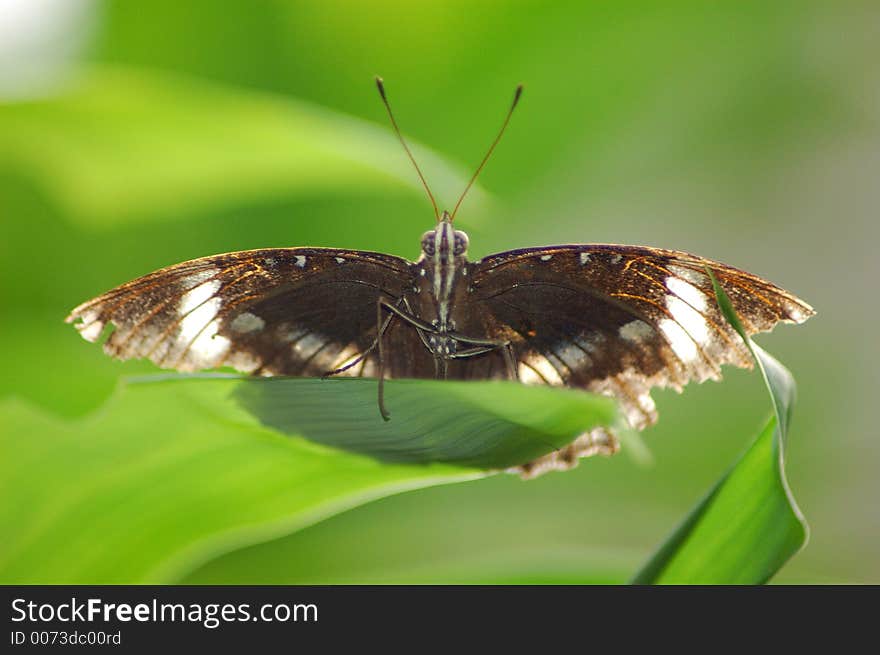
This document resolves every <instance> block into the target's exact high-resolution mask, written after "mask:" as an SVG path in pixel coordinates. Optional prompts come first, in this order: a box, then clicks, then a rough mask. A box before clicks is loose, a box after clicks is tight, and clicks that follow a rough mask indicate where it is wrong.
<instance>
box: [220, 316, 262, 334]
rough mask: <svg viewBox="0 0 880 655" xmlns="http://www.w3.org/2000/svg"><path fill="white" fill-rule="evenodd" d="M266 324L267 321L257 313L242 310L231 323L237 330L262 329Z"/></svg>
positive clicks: (250, 330) (243, 331)
mask: <svg viewBox="0 0 880 655" xmlns="http://www.w3.org/2000/svg"><path fill="white" fill-rule="evenodd" d="M265 325H266V321H264V320H263V319H262V318H260V317H259V316H257V315H256V314H251V313H250V312H242V313H241V314H239V315H238V316H236V317H235V319H234V320H233V321H232V323H231V324H230V325H229V327H231V328H232V329H233V330H235V331H236V332H242V333H246V332H254V331H256V330H262V329H263V327H264V326H265Z"/></svg>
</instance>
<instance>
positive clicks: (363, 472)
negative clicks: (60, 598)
mask: <svg viewBox="0 0 880 655" xmlns="http://www.w3.org/2000/svg"><path fill="white" fill-rule="evenodd" d="M386 391H387V403H388V407H389V408H390V410H391V411H392V413H393V418H392V420H391V421H389V422H388V423H385V422H383V421H382V419H381V418H380V417H379V414H378V410H377V408H376V404H375V400H376V399H375V393H376V383H375V381H374V380H325V381H322V380H313V379H299V380H285V379H279V380H241V379H238V378H232V379H230V378H228V377H214V378H207V379H206V378H205V377H204V376H202V377H200V378H198V379H192V378H180V377H176V378H174V379H171V380H169V379H167V378H166V379H164V380H154V381H152V382H148V383H140V384H131V383H129V384H124V385H122V386H121V387H120V389H118V391H117V393H116V395H115V396H114V397H113V398H112V399H111V401H110V402H109V403H108V404H107V405H106V406H105V407H104V408H103V409H102V410H101V411H100V412H98V413H97V414H96V415H94V416H91V417H89V418H87V419H85V420H82V421H78V422H62V421H58V420H56V419H54V418H50V417H47V416H46V415H44V414H42V413H40V412H37V411H35V410H33V409H32V408H31V407H29V406H27V405H25V404H24V403H22V402H20V401H16V400H10V401H6V402H4V403H3V404H2V405H0V409H2V413H0V416H2V425H0V494H2V495H3V497H6V498H13V497H14V498H16V502H15V503H5V504H3V505H2V506H0V532H2V534H3V535H4V538H3V540H2V541H0V581H2V582H3V583H6V584H9V583H28V584H33V583H91V584H100V583H167V582H173V581H175V580H178V579H179V578H180V577H181V576H182V575H184V574H185V573H186V572H187V571H189V570H191V569H192V568H193V567H195V566H197V565H198V564H201V563H202V562H205V561H207V560H209V559H211V558H213V557H216V556H218V555H220V554H222V553H224V552H227V551H230V550H233V549H235V548H239V547H242V546H244V545H249V544H253V543H256V542H259V541H264V540H267V539H270V538H273V537H277V536H280V535H284V534H288V533H291V532H293V531H296V530H298V529H300V528H303V527H305V526H307V525H310V524H312V523H315V522H316V521H319V520H321V519H323V518H326V517H328V516H330V515H333V514H335V513H338V512H340V511H343V510H345V509H348V508H350V507H354V506H356V505H358V504H361V503H365V502H367V501H369V500H372V499H375V498H379V497H382V496H387V495H390V494H394V493H398V492H400V491H403V490H407V489H414V488H419V487H426V486H430V485H436V484H443V483H449V482H454V481H459V480H468V479H474V478H479V477H482V476H485V475H487V474H488V473H489V471H488V470H487V469H497V468H503V467H505V466H508V465H509V464H511V463H515V462H516V461H517V460H518V458H520V457H522V458H528V457H532V456H537V455H539V454H543V453H546V452H549V451H550V450H552V449H554V448H555V447H557V446H559V445H562V444H564V443H567V442H569V441H571V440H572V439H573V438H574V437H575V436H577V434H579V433H580V432H583V431H585V430H588V429H590V428H592V427H595V426H596V425H609V424H611V423H613V421H614V420H615V411H614V409H613V405H612V403H611V402H610V401H609V400H608V399H605V398H597V397H594V396H590V395H588V394H583V393H578V392H572V391H567V390H553V389H542V388H529V387H526V386H523V385H520V384H516V383H508V382H495V383H492V382H473V383H467V382H456V383H454V382H444V383H439V382H434V381H421V380H419V381H416V380H407V381H403V380H401V381H390V382H389V383H388V385H387V389H386ZM275 400H282V401H283V400H286V401H288V402H290V403H292V404H293V405H294V406H296V407H297V410H296V412H283V411H282V412H275V411H268V410H267V403H269V404H271V403H272V402H275ZM247 406H251V407H253V408H254V410H255V412H256V415H254V414H251V413H250V412H249V411H248V410H247V409H246V407H247ZM282 419H283V421H282ZM261 420H262V421H266V422H269V421H282V422H283V426H284V429H285V431H287V432H290V433H291V434H289V435H285V434H281V433H279V432H277V431H275V430H273V429H270V428H268V427H266V426H265V425H264V424H262V423H261ZM299 429H301V430H302V432H304V433H308V434H309V436H310V437H311V440H307V439H305V438H303V437H300V436H293V433H294V432H295V431H297V430H299ZM355 430H356V431H357V434H359V435H361V436H359V437H358V436H355V434H354V431H355ZM334 439H335V440H336V443H337V445H339V446H343V445H344V446H345V447H346V448H348V449H349V451H350V452H346V451H343V450H340V449H339V448H334V447H328V446H327V445H324V444H326V443H328V442H332V441H334ZM373 439H376V440H378V441H380V442H381V444H382V446H381V447H380V448H379V449H376V448H375V447H374V445H373V444H370V443H366V442H368V441H371V440H373ZM316 442H324V444H322V443H316ZM351 451H361V452H371V451H375V452H373V454H375V455H383V454H385V455H387V454H388V453H389V452H390V453H391V457H392V458H394V459H410V460H419V461H423V462H425V461H428V460H433V459H442V460H445V461H447V462H456V463H455V464H451V463H446V464H443V463H408V464H392V463H388V462H383V461H381V460H380V459H377V457H372V456H368V455H364V454H359V453H357V452H351ZM386 459H387V458H386ZM519 461H521V460H519ZM465 464H468V465H465ZM476 464H479V465H480V466H479V467H477V466H476Z"/></svg>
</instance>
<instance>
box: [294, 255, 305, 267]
mask: <svg viewBox="0 0 880 655" xmlns="http://www.w3.org/2000/svg"><path fill="white" fill-rule="evenodd" d="M294 260H295V261H294V264H296V265H297V266H299V267H300V268H305V267H306V257H305V255H297V256H296V257H294Z"/></svg>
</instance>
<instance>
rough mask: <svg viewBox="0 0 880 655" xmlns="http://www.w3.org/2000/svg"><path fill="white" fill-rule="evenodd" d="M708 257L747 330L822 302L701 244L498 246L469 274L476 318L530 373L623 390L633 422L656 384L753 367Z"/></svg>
mask: <svg viewBox="0 0 880 655" xmlns="http://www.w3.org/2000/svg"><path fill="white" fill-rule="evenodd" d="M707 266H708V267H709V268H710V269H711V270H712V272H713V274H714V275H715V276H716V278H717V279H718V281H719V283H720V284H721V286H722V288H723V289H724V290H725V292H726V293H727V294H728V296H730V298H731V301H732V302H733V306H734V308H735V309H736V311H737V313H738V314H739V316H740V318H741V319H742V322H743V325H744V326H745V328H746V330H747V331H748V332H749V333H750V334H753V333H755V332H762V331H766V330H769V329H771V328H772V327H773V326H774V325H776V323H778V322H780V321H784V322H793V323H800V322H802V321H804V320H806V319H807V318H808V317H810V316H811V315H812V314H813V313H814V312H813V310H812V308H811V307H810V306H809V305H807V304H806V303H804V302H803V301H801V300H799V299H798V298H796V297H795V296H793V295H791V294H790V293H788V292H786V291H784V290H783V289H780V288H779V287H777V286H775V285H773V284H771V283H770V282H767V281H766V280H763V279H761V278H759V277H756V276H754V275H751V274H749V273H746V272H744V271H740V270H738V269H735V268H732V267H729V266H726V265H724V264H720V263H718V262H714V261H710V260H707V259H704V258H702V257H698V256H696V255H690V254H687V253H683V252H676V251H670V250H660V249H655V248H644V247H636V246H617V245H565V246H553V247H546V248H529V249H523V250H515V251H510V252H505V253H499V254H497V255H491V256H489V257H486V258H484V259H482V260H480V261H478V262H475V263H474V264H472V265H471V271H470V272H469V274H468V278H469V279H470V288H469V293H468V299H469V309H468V312H467V313H468V315H470V316H471V317H480V318H479V320H480V321H481V322H482V325H476V324H474V322H473V321H475V320H476V319H475V318H472V319H471V323H470V325H468V330H469V331H470V332H481V333H484V334H491V335H493V336H494V337H496V338H504V339H509V340H510V341H511V343H512V345H513V349H514V353H515V357H516V360H517V369H518V373H519V377H520V379H522V380H523V381H526V382H537V383H546V384H559V385H567V386H573V387H580V388H584V389H588V390H590V391H594V392H597V393H604V394H607V395H611V396H613V397H615V398H617V399H618V401H619V402H620V403H621V405H622V407H623V409H624V411H625V412H626V414H627V417H628V419H629V422H630V423H631V424H632V425H633V426H634V427H644V426H646V425H648V424H650V423H653V422H654V421H655V420H656V410H655V407H654V402H653V401H652V399H651V397H650V395H649V391H650V389H651V388H652V387H654V386H660V387H665V386H671V387H674V388H676V389H681V387H682V386H683V385H684V384H686V383H687V382H688V381H689V380H697V381H702V380H705V379H709V378H711V379H718V378H720V367H721V365H722V364H734V365H736V366H740V367H750V366H751V365H752V364H751V358H750V356H749V354H748V352H747V350H746V348H745V346H744V345H743V343H742V340H741V339H740V338H739V336H738V335H737V334H736V333H735V332H734V331H733V329H732V328H731V327H730V325H729V324H728V323H727V321H726V320H725V318H724V316H723V315H722V314H721V312H720V310H719V309H718V305H717V303H716V300H715V295H714V292H713V289H712V283H711V280H710V278H709V277H708V276H707V275H706V273H705V267H707ZM462 363H463V366H462V367H461V368H459V369H458V373H457V375H458V376H459V377H464V378H470V377H481V376H487V375H486V373H487V372H489V373H488V376H489V377H499V376H502V375H503V371H504V368H503V364H502V362H501V356H500V355H499V354H497V353H493V354H492V355H491V356H489V357H484V358H482V360H481V359H480V358H476V357H475V358H473V359H472V360H471V361H466V360H463V362H462Z"/></svg>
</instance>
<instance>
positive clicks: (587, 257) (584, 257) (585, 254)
mask: <svg viewBox="0 0 880 655" xmlns="http://www.w3.org/2000/svg"><path fill="white" fill-rule="evenodd" d="M588 261H590V253H588V252H582V253H581V265H582V266H583V265H584V264H586V263H587V262H588Z"/></svg>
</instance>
